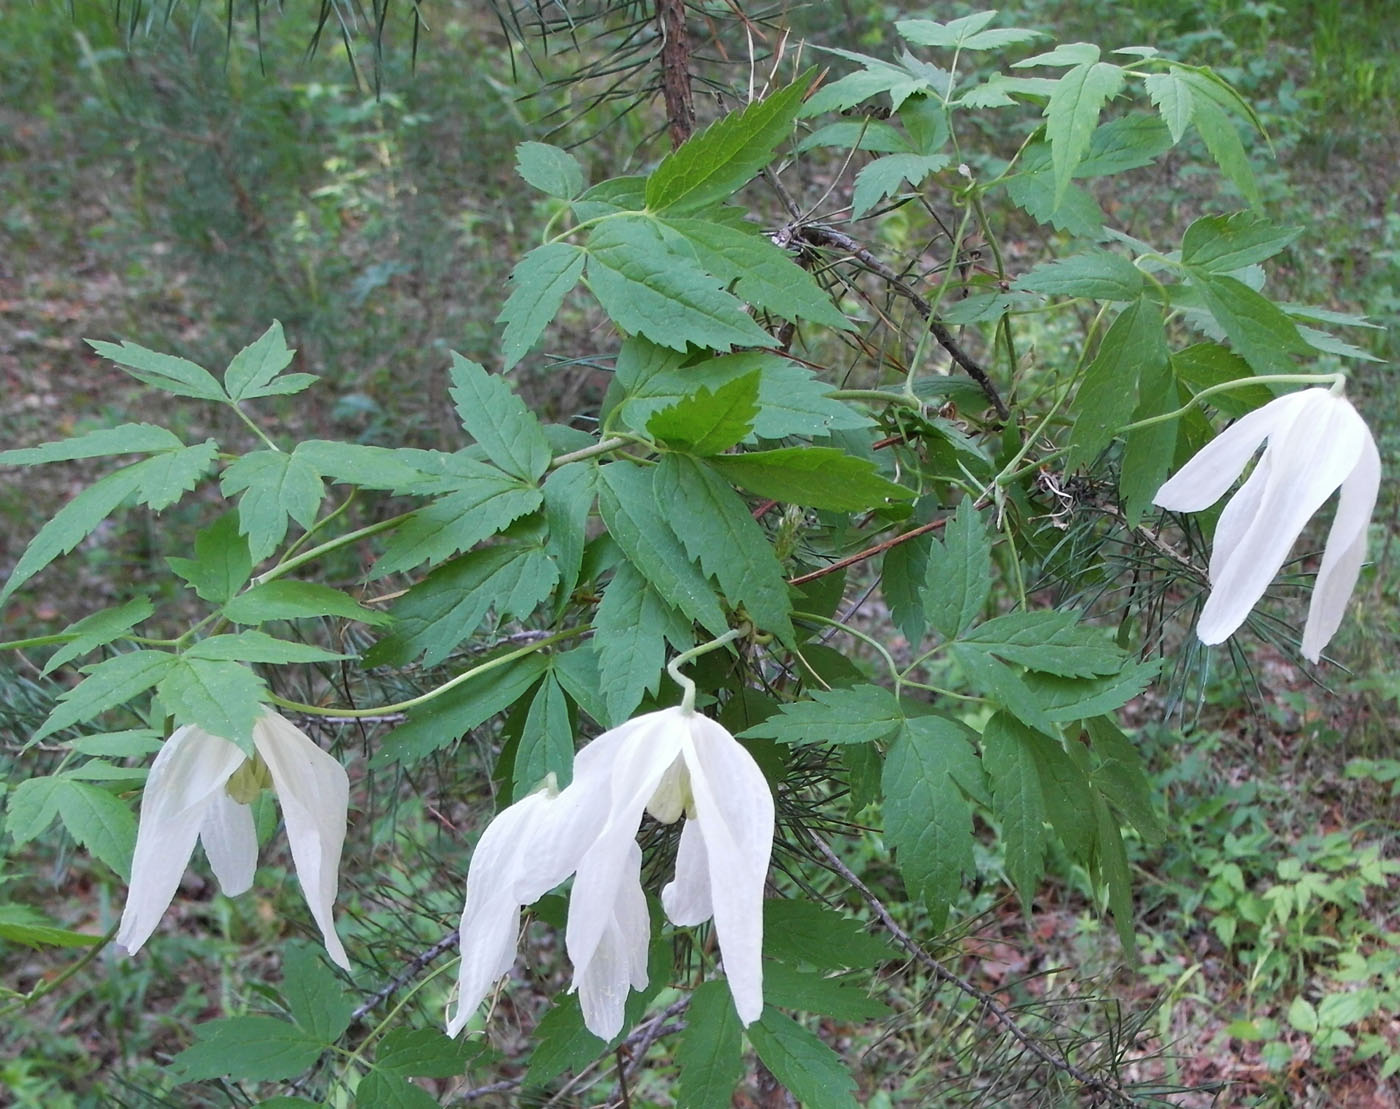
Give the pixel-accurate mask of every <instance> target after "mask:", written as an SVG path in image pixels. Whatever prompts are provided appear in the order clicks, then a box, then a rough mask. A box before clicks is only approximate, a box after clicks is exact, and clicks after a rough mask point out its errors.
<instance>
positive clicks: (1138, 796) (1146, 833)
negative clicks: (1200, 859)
mask: <svg viewBox="0 0 1400 1109" xmlns="http://www.w3.org/2000/svg"><path fill="white" fill-rule="evenodd" d="M1084 728H1085V731H1087V732H1088V733H1089V740H1090V750H1091V751H1092V752H1093V754H1094V756H1095V758H1096V759H1097V761H1098V765H1097V766H1096V767H1095V768H1094V770H1093V772H1092V774H1091V775H1090V777H1091V779H1092V780H1093V782H1094V785H1095V786H1097V787H1098V788H1099V789H1100V790H1101V791H1102V792H1103V794H1104V796H1106V797H1107V798H1108V799H1109V800H1110V801H1112V803H1113V806H1114V808H1116V809H1117V810H1118V811H1119V812H1121V813H1122V814H1123V815H1124V816H1125V817H1127V818H1128V820H1129V821H1131V822H1132V825H1133V827H1134V828H1136V829H1137V830H1138V831H1139V832H1141V833H1142V836H1143V838H1144V839H1146V840H1147V841H1148V842H1149V843H1152V842H1157V841H1159V840H1161V839H1162V838H1163V836H1164V835H1165V834H1166V832H1165V830H1164V829H1163V827H1162V824H1161V821H1160V820H1158V818H1157V812H1156V810H1155V808H1154V807H1153V803H1152V785H1151V782H1150V781H1149V780H1148V777H1147V771H1146V770H1145V768H1144V766H1143V762H1142V756H1141V755H1140V754H1139V753H1138V749H1137V748H1136V747H1135V746H1134V745H1133V743H1132V741H1131V740H1130V739H1128V737H1127V736H1126V735H1124V734H1123V732H1122V730H1121V729H1120V728H1119V727H1118V725H1117V724H1116V723H1115V722H1114V721H1113V718H1112V717H1108V716H1100V717H1095V718H1094V719H1092V720H1086V721H1085V722H1084Z"/></svg>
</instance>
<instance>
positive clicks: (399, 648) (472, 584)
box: [365, 543, 559, 667]
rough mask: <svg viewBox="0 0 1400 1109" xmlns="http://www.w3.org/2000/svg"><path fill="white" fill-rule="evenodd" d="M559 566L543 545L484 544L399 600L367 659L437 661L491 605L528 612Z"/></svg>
mask: <svg viewBox="0 0 1400 1109" xmlns="http://www.w3.org/2000/svg"><path fill="white" fill-rule="evenodd" d="M558 578H559V569H558V567H557V566H555V564H554V563H553V561H551V560H550V558H549V556H548V555H547V554H545V552H544V551H543V550H541V549H540V548H539V547H538V546H526V545H521V544H517V543H503V544H500V545H498V546H493V547H483V548H481V549H480V550H475V551H472V552H471V553H469V554H465V555H462V556H461V557H460V558H456V559H453V560H452V561H451V562H448V563H446V564H445V565H443V566H440V567H438V568H437V569H436V570H434V571H433V572H432V573H431V574H429V575H428V576H427V577H426V578H424V579H423V580H422V581H420V582H419V583H418V584H417V585H415V586H413V587H412V588H411V589H410V590H409V591H408V592H407V593H406V594H404V596H403V597H401V598H400V599H399V600H398V601H397V602H395V604H394V607H393V608H392V609H391V610H390V614H391V615H392V617H393V620H394V625H393V631H392V633H391V634H390V635H389V636H387V637H386V638H384V639H382V640H380V641H379V642H378V643H376V644H375V645H374V647H373V648H371V649H370V651H369V652H368V653H367V654H366V655H365V665H366V666H370V667H374V666H402V665H404V664H405V663H407V662H408V661H410V660H411V659H413V658H414V657H416V656H417V655H419V654H422V655H423V665H425V666H436V665H437V664H438V663H439V662H441V661H442V660H443V659H445V658H446V657H447V656H448V655H449V654H450V653H451V652H452V651H453V650H454V649H455V648H456V647H457V646H458V644H460V643H462V642H464V641H465V640H467V639H469V638H471V636H472V635H474V634H475V633H476V630H477V628H479V627H480V626H481V622H482V620H484V619H485V617H486V614H487V612H488V611H490V610H492V609H495V611H496V614H497V616H498V617H499V618H501V619H503V620H504V619H510V618H511V617H525V616H528V615H529V614H530V613H531V612H533V611H534V609H535V606H537V605H539V604H540V603H542V602H543V601H544V600H546V599H547V598H548V597H549V594H550V592H551V591H552V590H553V588H554V584H555V582H556V581H558Z"/></svg>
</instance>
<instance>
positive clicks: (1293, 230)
mask: <svg viewBox="0 0 1400 1109" xmlns="http://www.w3.org/2000/svg"><path fill="white" fill-rule="evenodd" d="M1302 233H1303V229H1302V228H1301V227H1278V226H1275V225H1274V224H1272V223H1270V222H1269V221H1268V220H1266V219H1265V218H1264V217H1263V216H1260V215H1257V214H1256V213H1254V212H1233V213H1231V214H1230V215H1228V216H1203V217H1202V218H1201V219H1198V220H1196V222H1195V223H1193V224H1192V225H1191V226H1190V227H1188V228H1187V229H1186V235H1185V237H1184V238H1183V239H1182V240H1181V263H1182V265H1184V266H1191V267H1193V268H1195V269H1199V270H1202V271H1204V272H1206V273H1233V272H1234V271H1235V270H1240V269H1243V268H1244V267H1245V266H1252V265H1254V264H1255V263H1256V262H1262V261H1264V260H1265V259H1266V258H1272V257H1273V256H1274V255H1275V254H1277V253H1278V252H1279V251H1280V250H1282V249H1283V248H1284V247H1286V246H1287V245H1288V244H1289V243H1291V242H1292V241H1293V240H1294V239H1296V238H1297V237H1298V236H1299V235H1301V234H1302Z"/></svg>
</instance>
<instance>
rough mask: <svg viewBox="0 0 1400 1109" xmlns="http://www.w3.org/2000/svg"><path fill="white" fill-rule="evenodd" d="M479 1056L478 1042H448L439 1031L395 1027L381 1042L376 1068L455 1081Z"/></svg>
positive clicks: (419, 1076)
mask: <svg viewBox="0 0 1400 1109" xmlns="http://www.w3.org/2000/svg"><path fill="white" fill-rule="evenodd" d="M480 1053H481V1044H480V1043H479V1042H473V1041H472V1040H469V1039H465V1038H463V1039H457V1040H449V1039H448V1038H447V1037H446V1036H444V1035H443V1034H442V1033H441V1032H439V1031H438V1030H437V1029H436V1028H395V1029H393V1030H392V1031H391V1032H389V1033H388V1034H386V1035H385V1037H384V1038H383V1039H382V1040H380V1041H379V1047H378V1048H377V1049H376V1050H375V1053H374V1065H375V1066H376V1067H377V1068H379V1069H380V1070H387V1071H395V1072H397V1073H399V1074H403V1075H412V1076H413V1077H415V1078H452V1077H453V1076H454V1075H459V1074H464V1073H466V1069H467V1064H468V1063H469V1062H471V1060H472V1058H473V1057H475V1056H476V1055H479V1054H480Z"/></svg>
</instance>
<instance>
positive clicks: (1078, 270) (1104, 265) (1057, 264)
mask: <svg viewBox="0 0 1400 1109" xmlns="http://www.w3.org/2000/svg"><path fill="white" fill-rule="evenodd" d="M1142 283H1143V277H1142V273H1141V271H1140V270H1139V269H1138V268H1137V267H1136V266H1135V265H1133V264H1132V263H1131V262H1130V261H1128V259H1126V258H1124V257H1123V256H1122V255H1120V254H1111V253H1109V252H1108V251H1105V250H1095V251H1085V252H1084V253H1082V254H1071V255H1070V256H1069V257H1068V258H1061V259H1056V260H1054V261H1051V262H1046V263H1043V264H1042V265H1039V266H1036V268H1035V269H1033V270H1031V272H1030V273H1028V274H1026V275H1025V276H1024V277H1021V278H1020V279H1018V280H1017V281H1016V284H1015V285H1014V286H1013V288H1015V289H1018V290H1021V291H1025V292H1031V293H1047V294H1049V295H1051V296H1065V297H1092V298H1093V299H1094V300H1136V299H1137V298H1138V296H1139V295H1140V294H1141V293H1142Z"/></svg>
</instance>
